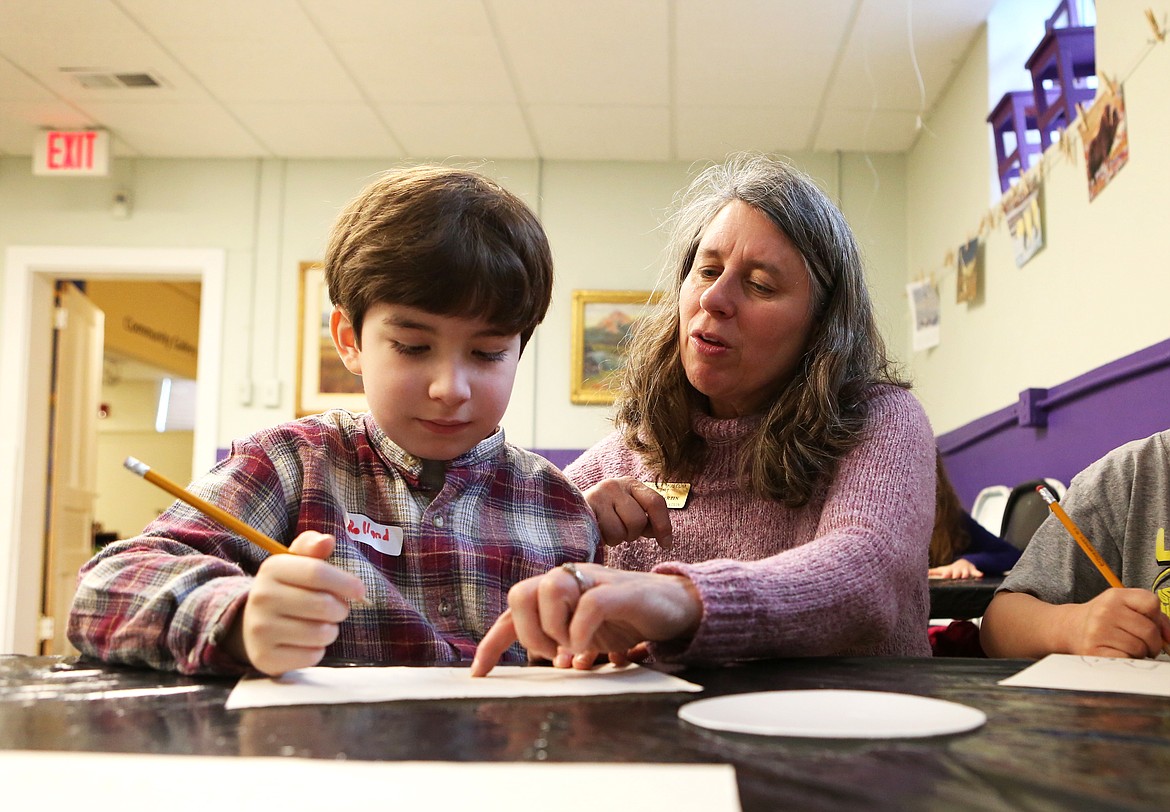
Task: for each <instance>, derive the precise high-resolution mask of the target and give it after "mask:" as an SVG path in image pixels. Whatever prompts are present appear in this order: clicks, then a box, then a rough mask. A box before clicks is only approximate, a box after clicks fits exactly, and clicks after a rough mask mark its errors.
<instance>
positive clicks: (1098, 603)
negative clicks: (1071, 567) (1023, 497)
mask: <svg viewBox="0 0 1170 812" xmlns="http://www.w3.org/2000/svg"><path fill="white" fill-rule="evenodd" d="M1036 490H1037V491H1038V492H1039V493H1040V496H1041V497H1043V499H1044V501H1045V502H1046V503H1047V504H1048V509H1049V510H1051V511H1052V513H1053V514H1054V515H1055V516H1056V518H1057V519H1059V520H1060V523H1061V524H1063V525H1064V527H1065V529H1066V530H1068V532H1069V535H1071V536H1072V537H1073V539H1074V540H1075V541H1076V543H1077V545H1078V546H1079V547H1080V548H1081V551H1082V552H1084V554H1085V555H1086V556H1088V558H1089V560H1090V561H1092V562H1093V566H1094V567H1096V568H1097V571H1098V572H1100V573H1101V576H1102V577H1103V578H1104V579H1105V580H1106V581H1107V582H1108V583H1109V586H1110V587H1111V588H1110V589H1108V590H1106V591H1105V592H1103V593H1101V594H1100V595H1098V596H1097V597H1096V598H1094V599H1093V600H1091V601H1089V602H1087V603H1085V604H1084V612H1083V613H1082V614H1081V616H1080V624H1079V625H1080V628H1079V629H1077V630H1075V631H1074V639H1077V640H1080V641H1081V643H1082V645H1083V646H1084V647H1085V648H1086V649H1088V650H1087V651H1085V652H1083V653H1085V654H1094V655H1096V656H1105V657H1117V656H1124V657H1129V656H1133V655H1132V654H1131V652H1132V651H1133V649H1134V646H1135V644H1140V646H1139V647H1143V646H1144V648H1145V649H1146V655H1145V656H1148V657H1156V656H1157V655H1158V652H1159V651H1162V652H1164V653H1166V654H1167V655H1170V618H1167V617H1166V615H1165V614H1163V613H1162V601H1161V600H1160V599H1159V598H1158V596H1157V595H1155V594H1154V593H1153V592H1151V591H1149V590H1147V589H1135V588H1127V587H1126V586H1125V584H1124V583H1122V581H1121V579H1120V578H1118V577H1117V573H1115V572H1114V571H1113V569H1112V568H1111V567H1110V566H1109V564H1107V563H1106V562H1105V559H1103V558H1101V554H1100V553H1099V552H1097V548H1096V547H1094V546H1093V544H1092V542H1090V541H1089V539H1088V537H1086V536H1085V534H1084V533H1083V532H1081V529H1080V528H1079V527H1077V525H1076V522H1074V521H1073V520H1072V517H1071V516H1069V515H1068V513H1067V512H1066V511H1065V509H1064V508H1062V507H1061V506H1060V503H1059V502H1057V501H1056V499H1054V498H1053V497H1052V494H1050V493H1049V492H1048V489H1047V488H1045V487H1044V486H1043V485H1041V486H1039V487H1037V488H1036Z"/></svg>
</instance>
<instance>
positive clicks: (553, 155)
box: [529, 104, 671, 161]
mask: <svg viewBox="0 0 1170 812" xmlns="http://www.w3.org/2000/svg"><path fill="white" fill-rule="evenodd" d="M529 119H530V121H531V122H532V128H533V131H534V132H535V134H536V142H537V144H538V146H539V147H540V154H541V155H543V156H544V157H546V158H550V159H559V160H581V161H610V160H633V161H665V160H669V159H670V158H671V150H670V110H669V109H668V108H666V107H605V106H585V105H559V104H558V105H533V106H532V108H531V110H530V111H529Z"/></svg>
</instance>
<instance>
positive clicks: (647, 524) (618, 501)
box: [585, 476, 674, 550]
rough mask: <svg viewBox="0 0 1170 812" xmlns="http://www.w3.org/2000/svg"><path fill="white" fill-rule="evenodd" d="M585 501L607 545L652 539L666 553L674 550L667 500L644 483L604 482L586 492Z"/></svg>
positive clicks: (624, 479) (628, 479) (627, 480)
mask: <svg viewBox="0 0 1170 812" xmlns="http://www.w3.org/2000/svg"><path fill="white" fill-rule="evenodd" d="M585 501H586V502H588V503H589V507H590V508H591V509H592V510H593V515H594V516H596V517H597V524H598V526H599V527H600V528H601V540H602V541H603V542H604V543H605V544H606V545H608V546H613V545H614V544H621V543H622V542H626V541H633V540H634V539H637V538H652V539H657V540H658V546H659V547H661V548H662V549H664V550H669V549H670V548H671V547H673V546H674V542H673V539H672V538H671V529H670V511H669V510H667V507H666V500H665V499H664V498H663V497H662V494H660V493H658V491H656V490H654V489H653V488H651V487H650V486H649V485H647V484H645V483H644V482H640V481H639V480H637V479H634V478H633V477H629V476H623V477H617V478H615V479H603V480H601V481H600V482H598V483H597V484H596V485H594V486H593V487H592V488H589V489H588V490H587V491H585Z"/></svg>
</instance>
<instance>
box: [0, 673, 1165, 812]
mask: <svg viewBox="0 0 1170 812" xmlns="http://www.w3.org/2000/svg"><path fill="white" fill-rule="evenodd" d="M1028 664H1029V663H1028V661H1022V660H980V659H962V658H937V659H929V658H922V659H913V658H839V659H837V658H834V659H812V658H810V659H791V660H775V661H767V662H758V663H752V664H747V665H740V666H730V667H723V668H688V669H677V670H673V669H671V670H672V671H673V672H674V673H677V674H678V675H679V676H681V677H683V678H685V679H687V680H690V681H692V682H697V683H699V684H701V685H703V686H705V690H704V692H703V693H702V694H698V695H683V694H662V695H639V696H617V697H588V698H572V699H568V698H560V699H543V698H542V699H535V698H534V699H513V700H479V701H476V700H450V701H429V702H421V701H420V702H385V703H375V704H360V705H359V704H354V705H329V706H293V707H277V708H255V709H249V710H241V711H227V710H225V708H224V702H225V700H226V698H227V695H228V693H229V691H230V690H231V688H232V685H233V684H234V681H233V680H230V679H215V678H191V677H182V676H177V675H174V674H162V673H156V672H151V671H142V670H133V669H125V668H118V667H111V666H101V665H98V666H93V665H88V664H84V663H82V664H78V663H75V662H74V661H72V660H69V659H60V658H48V657H13V656H9V657H0V749H5V750H17V749H20V750H67V751H109V752H120V753H171V754H203V755H230V756H299V757H309V758H321V759H334V758H339V757H345V758H348V759H364V760H392V761H408V760H409V761H414V760H439V761H456V762H469V761H484V762H496V761H509V762H525V761H535V760H548V761H554V762H660V763H730V764H732V765H734V767H735V770H736V775H737V781H738V784H739V792H740V798H741V802H742V805H743V808H744V809H745V810H748V812H755V810H769V812H770V811H771V810H781V809H801V810H810V809H828V810H871V809H898V810H918V809H923V810H935V809H944V810H951V809H959V810H963V809H975V810H1018V809H1030V810H1031V809H1038V810H1067V809H1085V810H1089V809H1092V810H1100V809H1135V810H1137V809H1142V810H1148V809H1155V808H1165V805H1166V803H1167V799H1168V798H1170V769H1167V764H1168V763H1170V761H1168V760H1170V756H1168V754H1170V700H1167V699H1165V698H1157V697H1148V696H1136V695H1125V694H1095V693H1079V692H1071V691H1049V690H1041V689H1032V688H1005V687H1001V686H998V685H997V684H996V682H997V681H998V680H1000V679H1003V678H1004V677H1007V676H1009V675H1011V674H1013V673H1015V672H1017V671H1019V670H1020V669H1022V668H1024V667H1025V666H1026V665H1028ZM664 670H668V669H665V668H664ZM811 688H840V689H863V690H888V691H897V692H901V693H910V694H920V695H923V696H933V697H939V698H942V699H949V700H952V701H955V702H960V703H963V704H966V705H970V706H972V707H975V708H979V709H980V710H982V711H984V712H985V713H986V714H987V716H988V721H987V724H986V725H984V726H983V727H981V728H979V729H977V730H974V731H971V732H969V733H964V734H958V735H951V736H940V737H935V738H927V739H894V740H870V741H860V740H826V739H796V738H769V737H757V736H748V735H742V734H726V733H718V732H714V731H711V730H706V729H701V728H697V727H693V726H691V725H689V724H687V723H685V722H683V721H681V720H680V719H679V718H678V715H677V712H678V708H679V706H681V705H682V704H684V703H686V702H689V701H692V700H693V699H695V698H696V697H708V696H717V695H721V694H729V693H741V692H746V691H762V690H781V689H811ZM62 778H63V781H64V782H65V783H64V784H63V785H62V787H60V788H57V789H55V790H53V795H52V797H53V798H58V799H59V798H60V797H64V796H62V795H61V793H62V792H64V791H66V789H65V788H66V787H67V786H68V784H67V777H66V776H63V777H62ZM199 780H200V779H199V777H198V776H193V778H192V784H191V786H190V787H189V789H191V790H192V791H196V790H197V789H198V786H199ZM67 791H68V792H69V794H70V797H74V798H75V799H76V800H77V801H78V802H79V803H80V804H81V806H82V808H84V807H85V788H84V787H75V788H69V789H68V790H67ZM199 791H202V790H199ZM282 791H286V790H282V789H281V788H274V789H273V792H274V796H273V798H274V801H275V802H277V805H276V806H275V807H274V808H279V804H278V801H279V797H280V792H282ZM287 791H290V792H291V791H295V790H293V789H288V790H287ZM387 791H388V793H389V794H388V796H387V797H388V799H392V798H393V794H392V788H387ZM583 791H591V792H593V793H595V794H596V796H597V800H598V808H599V809H604V808H607V807H610V806H612V805H615V804H618V805H620V799H613V798H607V797H606V795H605V791H604V788H603V787H592V788H585V789H584V790H583ZM458 793H459V795H458V797H459V798H461V799H466V798H467V797H472V796H473V793H474V788H459V789H458ZM453 797H455V796H453ZM518 799H519V800H518V808H519V809H525V808H531V809H543V808H555V799H548V798H544V799H524V796H523V791H522V788H521V789H520V790H519V791H518ZM163 806H165V804H163ZM461 806H467V804H461ZM470 807H471V808H473V807H474V805H473V804H472V805H470Z"/></svg>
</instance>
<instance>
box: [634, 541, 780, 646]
mask: <svg viewBox="0 0 1170 812" xmlns="http://www.w3.org/2000/svg"><path fill="white" fill-rule="evenodd" d="M651 571H652V572H655V573H660V574H663V575H681V576H683V577H684V578H687V579H689V580H690V581H691V583H693V584H694V585H695V589H696V590H698V593H699V598H700V599H701V600H702V602H703V614H702V617H701V618H700V619H699V628H698V631H696V632H695V635H694V637H692V638H691V639H690V640H678V641H667V642H664V643H655V644H652V645H651V646H650V651H651V653H652V654H653V655H654V657H655V659H661V660H664V661H676V662H692V663H709V664H718V663H725V662H730V661H732V660H734V659H736V655H737V654H738V653H740V652H743V651H750V650H751V649H752V641H753V639H754V637H753V635H752V633H751V630H752V629H753V628H754V624H755V623H757V622H759V618H757V617H756V616H755V615H754V614H753V609H754V603H755V602H754V601H752V600H750V599H745V598H746V596H745V595H744V594H743V588H742V587H743V584H742V580H743V562H740V561H728V560H714V561H704V562H702V563H699V564H683V563H681V562H678V561H665V562H663V563H661V564H659V565H657V566H656V567H654V569H653V570H651Z"/></svg>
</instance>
